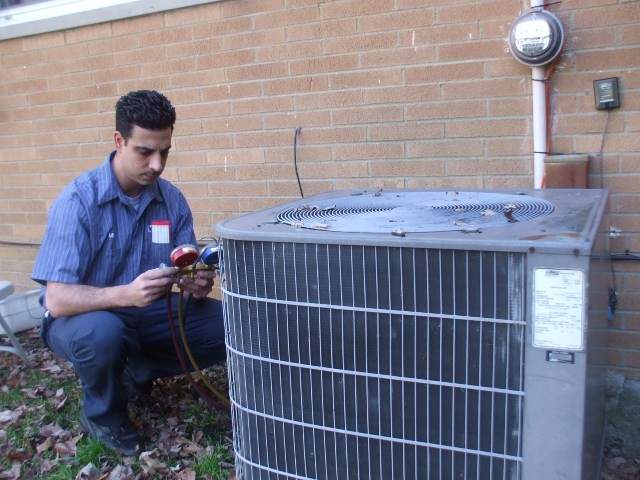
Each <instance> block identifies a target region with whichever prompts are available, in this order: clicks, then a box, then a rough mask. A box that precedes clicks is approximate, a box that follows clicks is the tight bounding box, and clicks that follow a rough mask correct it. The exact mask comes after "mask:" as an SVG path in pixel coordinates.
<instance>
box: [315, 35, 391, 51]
mask: <svg viewBox="0 0 640 480" xmlns="http://www.w3.org/2000/svg"><path fill="white" fill-rule="evenodd" d="M397 43H398V35H397V33H396V32H390V33H375V34H370V35H353V36H348V37H335V38H328V39H325V40H323V42H322V45H323V49H324V53H325V54H328V55H331V54H338V53H348V52H357V51H362V50H380V49H385V48H393V47H395V46H396V45H397Z"/></svg>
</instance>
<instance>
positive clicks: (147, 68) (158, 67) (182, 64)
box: [140, 58, 195, 77]
mask: <svg viewBox="0 0 640 480" xmlns="http://www.w3.org/2000/svg"><path fill="white" fill-rule="evenodd" d="M194 67H195V59H193V58H179V59H175V60H164V61H161V62H156V63H144V64H142V71H141V73H140V74H141V76H142V77H154V76H161V75H171V74H173V73H179V72H185V71H189V70H193V69H194Z"/></svg>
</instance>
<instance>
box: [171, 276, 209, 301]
mask: <svg viewBox="0 0 640 480" xmlns="http://www.w3.org/2000/svg"><path fill="white" fill-rule="evenodd" d="M214 278H216V272H215V271H212V270H198V271H197V272H196V276H195V277H194V278H191V277H182V278H181V279H180V286H181V287H182V288H184V290H185V292H188V293H190V294H191V295H192V296H193V298H196V299H198V298H205V297H206V296H207V295H209V293H211V289H212V288H213V279H214Z"/></svg>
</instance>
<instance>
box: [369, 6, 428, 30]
mask: <svg viewBox="0 0 640 480" xmlns="http://www.w3.org/2000/svg"><path fill="white" fill-rule="evenodd" d="M433 19H434V12H433V9H427V8H422V9H419V10H412V11H400V12H398V11H396V12H391V13H384V14H381V15H368V16H365V17H362V19H361V20H360V22H359V25H360V30H361V31H363V32H378V31H383V30H393V31H397V30H407V29H411V28H420V27H424V26H426V25H432V24H433Z"/></svg>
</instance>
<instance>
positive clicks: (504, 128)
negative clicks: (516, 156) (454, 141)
mask: <svg viewBox="0 0 640 480" xmlns="http://www.w3.org/2000/svg"><path fill="white" fill-rule="evenodd" d="M528 128H529V122H528V120H515V119H505V120H494V119H476V120H458V121H452V122H449V123H447V128H446V130H447V137H449V138H458V137H502V136H507V135H514V136H515V135H525V134H526V133H527V132H528Z"/></svg>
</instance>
